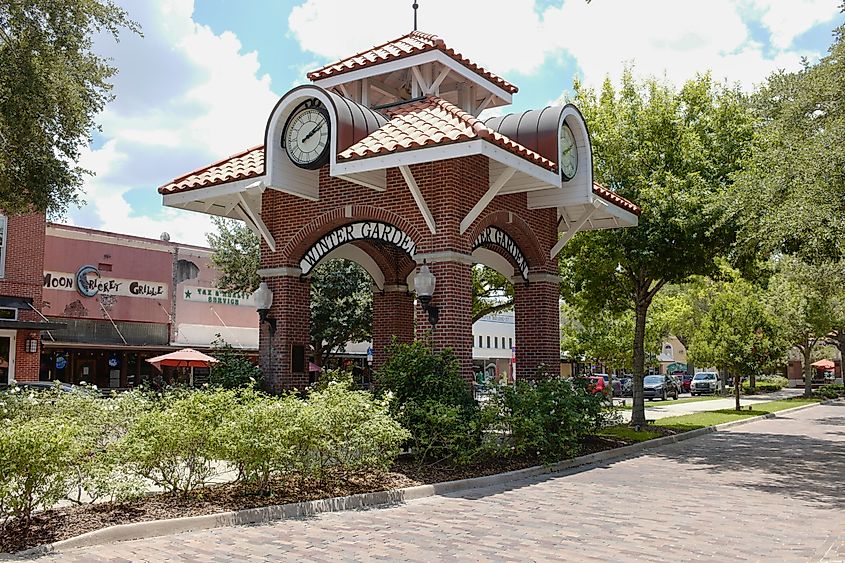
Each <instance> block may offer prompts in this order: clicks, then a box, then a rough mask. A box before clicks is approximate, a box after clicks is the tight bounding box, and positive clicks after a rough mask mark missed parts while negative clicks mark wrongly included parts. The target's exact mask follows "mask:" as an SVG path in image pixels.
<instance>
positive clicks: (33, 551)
mask: <svg viewBox="0 0 845 563" xmlns="http://www.w3.org/2000/svg"><path fill="white" fill-rule="evenodd" d="M840 402H842V403H843V404H845V401H842V400H839V399H833V400H827V401H822V402H821V403H814V404H811V405H802V406H799V407H794V408H791V409H784V410H782V411H778V412H776V413H768V414H764V415H760V416H754V417H749V418H746V419H742V420H735V421H732V422H725V423H723V424H719V425H716V426H708V427H706V428H699V429H697V430H691V431H689V432H684V433H682V434H676V435H673V436H663V437H662V438H655V439H653V440H648V441H646V442H639V443H637V444H631V445H628V446H622V447H620V448H614V449H612V450H605V451H603V452H597V453H593V454H589V455H585V456H580V457H576V458H573V459H569V460H566V461H562V462H559V463H555V464H552V465H549V466H535V467H528V468H525V469H518V470H515V471H509V472H507V473H498V474H496V475H487V476H485V477H473V478H471V479H461V480H459V481H446V482H443V483H434V484H430V485H418V486H416V487H407V488H404V489H397V490H392V491H378V492H374V493H362V494H357V495H351V496H346V497H335V498H328V499H320V500H312V501H303V502H297V503H292V504H283V505H276V506H266V507H262V508H250V509H246V510H237V511H232V512H221V513H217V514H208V515H204V516H189V517H185V518H173V519H169V520H152V521H149V522H135V523H132V524H118V525H116V526H110V527H108V528H102V529H99V530H94V531H91V532H87V533H85V534H82V535H79V536H76V537H73V538H69V539H66V540H61V541H58V542H56V543H53V544H45V545H40V546H38V547H33V548H30V549H27V550H24V551H19V552H17V553H15V554H0V559H2V560H10V559H16V558H21V557H36V556H39V555H44V554H47V553H50V552H53V551H61V550H63V549H72V548H77V547H87V546H92V545H100V544H106V543H114V542H119V541H128V540H136V539H144V538H152V537H157V536H166V535H172V534H179V533H184V532H191V531H197V530H207V529H211V528H220V527H224V526H241V525H245V524H263V523H267V522H272V521H274V520H282V519H285V518H296V517H306V516H314V515H317V514H320V513H322V512H339V511H341V510H356V509H357V510H360V509H363V508H368V507H377V506H386V505H391V504H399V503H403V502H407V501H411V500H416V499H421V498H426V497H431V496H435V495H444V494H449V493H455V492H459V491H467V490H471V489H480V488H485V487H493V486H497V485H502V484H505V483H509V482H513V481H521V480H524V479H528V478H531V477H537V476H540V475H547V474H551V473H561V472H563V471H567V470H570V469H575V468H579V467H584V466H588V465H595V464H599V463H604V462H608V461H616V460H620V459H623V458H628V457H634V456H635V455H637V454H640V453H642V452H644V451H647V450H652V449H655V448H659V447H662V446H666V445H669V444H675V443H677V442H683V441H686V440H690V439H692V438H696V437H698V436H703V435H705V434H710V433H713V432H718V431H720V430H724V429H728V428H733V427H735V426H741V425H743V424H749V423H752V422H756V421H759V420H763V419H770V418H776V417H777V416H778V415H782V414H787V413H792V412H796V411H800V410H804V409H808V408H812V407H815V406H817V405H827V404H834V403H840Z"/></svg>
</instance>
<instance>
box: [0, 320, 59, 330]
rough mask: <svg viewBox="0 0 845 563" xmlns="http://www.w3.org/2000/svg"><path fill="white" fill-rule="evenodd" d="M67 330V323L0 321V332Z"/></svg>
mask: <svg viewBox="0 0 845 563" xmlns="http://www.w3.org/2000/svg"><path fill="white" fill-rule="evenodd" d="M62 328H67V323H54V322H49V323H47V322H44V321H0V330H4V329H7V330H19V329H24V330H59V329H62Z"/></svg>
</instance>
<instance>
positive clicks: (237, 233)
mask: <svg viewBox="0 0 845 563" xmlns="http://www.w3.org/2000/svg"><path fill="white" fill-rule="evenodd" d="M211 221H212V223H214V226H215V228H216V229H217V231H216V232H213V233H208V234H207V235H206V239H207V240H208V245H209V246H210V247H211V248H212V250H214V254H212V255H211V263H212V264H213V265H214V267H215V268H217V271H218V272H219V276H218V278H217V282H216V283H217V287H219V288H220V289H222V290H225V291H237V292H242V293H252V292H253V291H255V290H256V289H258V284H260V283H261V278H260V277H259V275H258V268H259V267H260V266H261V246H260V245H259V241H258V237H257V236H256V235H255V233H253V232H252V231H250V230H249V229H248V228H247V226H246V225H244V224H243V222H241V221H236V220H234V219H223V218H221V217H212V218H211Z"/></svg>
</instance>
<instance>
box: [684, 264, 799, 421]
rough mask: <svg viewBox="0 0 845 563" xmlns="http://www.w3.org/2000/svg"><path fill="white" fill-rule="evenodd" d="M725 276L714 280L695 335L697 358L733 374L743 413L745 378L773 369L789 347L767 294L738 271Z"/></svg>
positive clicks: (730, 271)
mask: <svg viewBox="0 0 845 563" xmlns="http://www.w3.org/2000/svg"><path fill="white" fill-rule="evenodd" d="M723 273H725V274H726V278H727V279H724V280H718V281H713V280H710V284H709V290H710V299H709V303H708V307H707V310H706V312H704V314H703V315H702V316H701V321H700V323H699V325H698V327H697V330H696V332H695V335H694V342H695V354H696V356H695V357H696V358H698V359H700V360H702V361H705V362H707V363H709V364H712V365H715V366H719V367H722V368H727V369H728V370H729V371H730V372H731V373H732V374H733V377H734V396H735V397H736V410H739V409H740V405H739V395H740V390H741V385H740V381H741V378H742V376H743V375H749V376H754V375H756V374H758V373H760V372H761V371H762V370H763V369H766V368H768V367H770V366H771V365H772V364H773V363H774V362H775V361H777V360H779V359H781V358H782V357H783V354H784V352H785V346H784V344H783V342H782V336H781V331H780V327H779V325H778V322H777V319H776V318H775V317H774V316H773V315H772V314H771V312H770V311H769V310H768V309H767V308H766V305H765V300H764V294H763V292H762V291H761V290H760V289H759V288H757V287H756V286H754V285H753V284H752V283H751V282H749V281H748V280H745V279H743V278H742V277H740V275H739V272H737V271H736V270H723Z"/></svg>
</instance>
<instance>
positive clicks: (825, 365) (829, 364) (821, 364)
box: [810, 360, 834, 369]
mask: <svg viewBox="0 0 845 563" xmlns="http://www.w3.org/2000/svg"><path fill="white" fill-rule="evenodd" d="M810 365H811V366H813V367H817V368H820V369H833V367H834V365H833V361H832V360H819V361H818V362H813V363H812V364H810Z"/></svg>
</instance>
